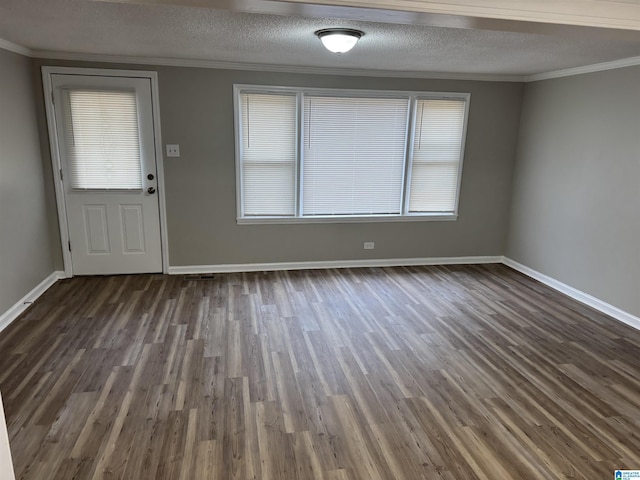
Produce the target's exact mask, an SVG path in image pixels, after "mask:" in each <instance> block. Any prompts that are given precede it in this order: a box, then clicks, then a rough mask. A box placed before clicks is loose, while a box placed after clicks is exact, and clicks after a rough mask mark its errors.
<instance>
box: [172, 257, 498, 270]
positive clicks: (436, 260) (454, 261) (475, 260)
mask: <svg viewBox="0 0 640 480" xmlns="http://www.w3.org/2000/svg"><path fill="white" fill-rule="evenodd" d="M479 263H502V257H501V256H495V257H432V258H389V259H371V260H330V261H320V262H280V263H236V264H221V265H186V266H181V267H169V275H198V274H204V273H234V272H268V271H276V270H314V269H319V268H358V267H410V266H420V265H466V264H479Z"/></svg>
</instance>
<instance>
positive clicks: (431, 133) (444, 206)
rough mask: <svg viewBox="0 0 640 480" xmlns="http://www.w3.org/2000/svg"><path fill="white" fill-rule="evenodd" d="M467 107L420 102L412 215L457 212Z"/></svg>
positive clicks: (453, 102)
mask: <svg viewBox="0 0 640 480" xmlns="http://www.w3.org/2000/svg"><path fill="white" fill-rule="evenodd" d="M465 107H466V103H465V101H464V100H463V99H460V100H458V99H452V100H448V99H447V100H436V99H419V100H418V101H417V103H416V127H415V133H414V141H413V162H412V168H411V193H410V199H409V211H410V212H416V213H417V212H453V211H454V210H455V208H456V198H457V191H458V172H459V167H460V153H461V151H462V141H463V138H462V135H463V132H464V120H465Z"/></svg>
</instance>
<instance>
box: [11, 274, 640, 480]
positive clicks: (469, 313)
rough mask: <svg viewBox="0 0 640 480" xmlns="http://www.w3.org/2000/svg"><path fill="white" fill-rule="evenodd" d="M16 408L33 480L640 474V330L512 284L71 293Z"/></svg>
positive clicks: (429, 280)
mask: <svg viewBox="0 0 640 480" xmlns="http://www.w3.org/2000/svg"><path fill="white" fill-rule="evenodd" d="M0 390H1V391H2V394H3V398H4V401H5V408H6V414H7V422H8V427H9V434H10V439H11V446H12V450H13V456H14V463H15V469H16V475H17V478H18V479H25V480H27V479H33V480H36V479H37V480H46V479H61V480H62V479H64V480H69V479H79V480H82V479H89V480H94V479H105V480H106V479H108V480H112V479H124V480H146V479H171V480H186V479H198V480H200V479H207V480H209V479H210V480H235V479H237V480H249V479H256V480H258V479H259V480H289V479H291V480H294V479H296V480H320V479H324V480H348V479H353V480H355V479H358V480H380V479H383V480H387V479H407V480H414V479H429V480H432V479H446V480H454V479H455V480H475V479H477V480H501V479H533V480H537V479H539V480H543V479H544V480H550V479H577V480H595V479H607V478H613V471H614V469H616V468H627V469H635V468H640V332H638V331H635V330H633V329H631V328H630V327H627V326H625V325H623V324H621V323H618V322H616V321H614V320H612V319H610V318H607V317H606V316H603V315H601V314H598V313H596V312H594V311H593V310H590V309H589V308H587V307H585V306H583V305H580V304H578V303H575V302H573V301H572V300H570V299H568V298H566V297H563V296H561V295H559V294H557V293H555V292H553V291H552V290H550V289H548V288H546V287H544V286H542V285H540V284H538V283H536V282H534V281H533V280H530V279H528V278H526V277H524V276H522V275H520V274H518V273H516V272H514V271H513V270H510V269H509V268H507V267H504V266H500V265H489V266H455V267H411V268H370V269H368V268H365V269H349V270H315V271H292V272H267V273H265V272H260V273H247V274H221V275H215V276H214V277H213V278H209V279H199V278H190V277H184V276H174V277H169V276H162V275H136V276H113V277H93V278H73V279H69V280H64V281H60V282H59V283H57V284H56V285H55V286H54V287H53V288H51V289H50V290H49V291H48V292H47V293H46V294H45V295H44V296H43V297H41V299H39V300H38V301H37V302H36V303H35V304H34V305H33V306H32V307H31V308H30V309H29V310H28V311H27V312H26V313H25V314H24V315H23V316H22V317H21V318H20V319H19V320H18V321H16V322H15V323H14V324H12V325H11V326H10V327H9V328H8V329H6V330H5V331H4V332H2V333H1V334H0Z"/></svg>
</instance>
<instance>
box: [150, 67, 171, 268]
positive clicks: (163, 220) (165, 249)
mask: <svg viewBox="0 0 640 480" xmlns="http://www.w3.org/2000/svg"><path fill="white" fill-rule="evenodd" d="M149 74H150V75H151V107H152V109H153V137H154V144H155V147H156V177H157V178H156V182H157V184H158V204H159V207H160V242H161V245H162V247H161V249H162V273H168V272H169V227H168V223H167V197H166V193H165V183H164V154H163V153H164V150H163V149H162V132H161V130H160V87H159V85H158V72H149Z"/></svg>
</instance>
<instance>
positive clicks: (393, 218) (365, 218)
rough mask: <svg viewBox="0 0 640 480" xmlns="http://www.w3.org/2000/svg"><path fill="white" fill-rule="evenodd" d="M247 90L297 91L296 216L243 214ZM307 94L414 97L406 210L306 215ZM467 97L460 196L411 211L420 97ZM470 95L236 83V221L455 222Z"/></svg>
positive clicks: (409, 119) (405, 173)
mask: <svg viewBox="0 0 640 480" xmlns="http://www.w3.org/2000/svg"><path fill="white" fill-rule="evenodd" d="M245 93H256V94H276V95H278V94H279V95H282V94H288V95H291V94H293V95H295V96H296V122H295V123H296V126H297V132H296V133H297V135H296V146H295V147H296V164H295V175H294V178H295V182H296V183H295V186H294V188H295V200H296V204H295V215H294V216H266V215H265V216H244V205H243V203H244V201H243V191H244V190H243V175H242V111H241V102H240V96H241V94H245ZM304 95H319V96H334V97H340V96H344V97H349V98H353V97H366V98H403V99H407V101H408V102H409V108H408V114H407V133H406V141H405V149H404V169H403V179H402V192H401V198H402V200H401V212H400V213H399V214H387V215H315V216H302V209H303V205H302V201H303V199H302V183H303V181H304V179H303V170H302V168H303V162H304V138H305V130H304V116H303V113H304ZM425 99H426V100H462V101H464V105H465V108H464V124H463V126H462V142H461V145H460V158H459V161H458V175H457V181H456V199H455V205H454V209H453V211H452V212H409V199H410V195H411V192H410V190H411V173H412V167H413V149H414V139H415V132H416V121H417V114H418V113H417V108H416V105H417V102H418V101H419V100H425ZM470 103H471V94H470V93H465V92H427V91H404V90H365V89H343V88H313V87H310V88H307V87H287V86H273V85H249V84H234V85H233V113H234V137H235V174H236V221H237V223H238V224H239V225H242V224H295V223H374V222H415V221H455V220H457V218H458V208H459V203H460V189H461V188H460V187H461V184H462V170H463V161H464V156H465V147H466V140H467V127H468V123H469V107H470Z"/></svg>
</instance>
